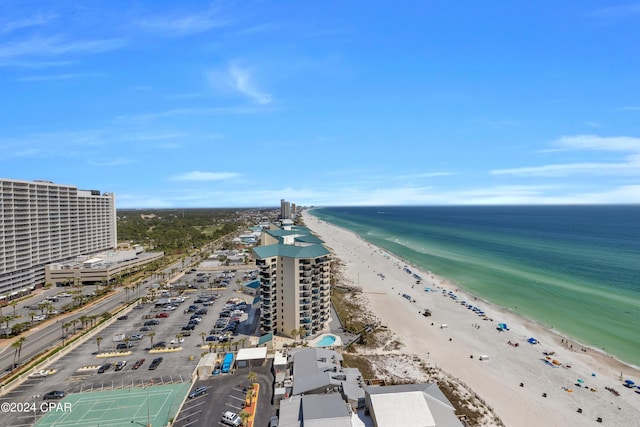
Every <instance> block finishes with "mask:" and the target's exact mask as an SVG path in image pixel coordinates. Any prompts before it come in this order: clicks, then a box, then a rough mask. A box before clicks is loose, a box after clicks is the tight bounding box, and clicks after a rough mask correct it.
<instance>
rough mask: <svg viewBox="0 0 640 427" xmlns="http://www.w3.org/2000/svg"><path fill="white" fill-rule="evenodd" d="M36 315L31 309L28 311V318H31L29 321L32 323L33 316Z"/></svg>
mask: <svg viewBox="0 0 640 427" xmlns="http://www.w3.org/2000/svg"><path fill="white" fill-rule="evenodd" d="M34 317H36V313H35V312H33V311H30V312H29V319H31V322H32V323H33V318H34Z"/></svg>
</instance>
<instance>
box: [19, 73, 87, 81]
mask: <svg viewBox="0 0 640 427" xmlns="http://www.w3.org/2000/svg"><path fill="white" fill-rule="evenodd" d="M90 76H95V74H89V73H75V74H74V73H70V74H51V75H38V76H26V77H20V78H18V79H16V81H18V82H46V81H55V80H73V79H80V78H84V77H90Z"/></svg>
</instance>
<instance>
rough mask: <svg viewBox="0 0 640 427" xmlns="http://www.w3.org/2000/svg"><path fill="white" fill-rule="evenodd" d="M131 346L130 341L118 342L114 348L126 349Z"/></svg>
mask: <svg viewBox="0 0 640 427" xmlns="http://www.w3.org/2000/svg"><path fill="white" fill-rule="evenodd" d="M131 347H133V343H132V342H130V343H125V342H121V343H118V344H117V345H116V350H126V349H128V348H131Z"/></svg>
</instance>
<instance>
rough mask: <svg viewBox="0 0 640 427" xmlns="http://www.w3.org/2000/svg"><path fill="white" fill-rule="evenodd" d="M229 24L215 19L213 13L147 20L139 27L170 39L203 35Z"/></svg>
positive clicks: (141, 22) (224, 20)
mask: <svg viewBox="0 0 640 427" xmlns="http://www.w3.org/2000/svg"><path fill="white" fill-rule="evenodd" d="M229 24H230V21H229V20H226V19H220V18H218V17H215V16H214V13H213V12H207V13H199V14H196V15H188V16H170V17H167V16H164V17H152V18H145V19H143V20H141V21H140V23H139V25H140V26H141V27H142V28H144V29H147V30H151V31H154V32H157V33H159V34H161V35H163V36H169V37H181V36H187V35H191V34H198V33H203V32H206V31H209V30H212V29H214V28H219V27H224V26H227V25H229Z"/></svg>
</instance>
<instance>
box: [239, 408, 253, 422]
mask: <svg viewBox="0 0 640 427" xmlns="http://www.w3.org/2000/svg"><path fill="white" fill-rule="evenodd" d="M238 416H239V417H240V418H241V419H242V425H243V426H246V425H247V421H248V420H249V417H250V416H251V415H250V414H249V413H248V412H247V411H245V410H244V409H243V410H242V411H240V413H239V414H238Z"/></svg>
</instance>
